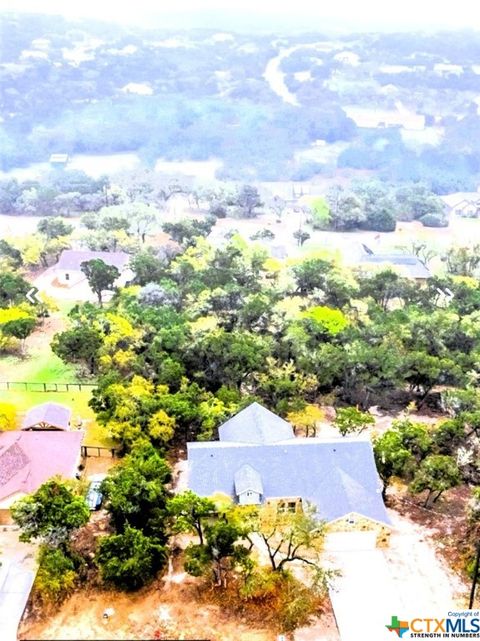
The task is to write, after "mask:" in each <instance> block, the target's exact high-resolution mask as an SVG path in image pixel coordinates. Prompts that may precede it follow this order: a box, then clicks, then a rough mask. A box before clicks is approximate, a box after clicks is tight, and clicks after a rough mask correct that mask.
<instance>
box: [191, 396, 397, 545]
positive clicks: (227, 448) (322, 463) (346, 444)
mask: <svg viewBox="0 0 480 641" xmlns="http://www.w3.org/2000/svg"><path fill="white" fill-rule="evenodd" d="M187 451H188V486H189V488H190V489H191V490H192V491H193V492H195V493H196V494H198V495H200V496H212V495H214V494H217V493H221V494H226V495H228V496H229V497H231V498H232V500H234V501H235V502H237V503H239V504H240V505H244V504H258V505H262V504H265V503H272V502H273V503H276V504H277V505H278V507H279V509H283V510H287V511H290V510H292V511H296V510H298V509H301V505H302V503H303V504H305V503H310V504H313V505H314V506H315V508H316V514H317V516H318V518H319V520H322V521H326V523H327V524H328V530H329V532H330V533H332V534H333V533H339V532H340V533H344V534H347V537H348V533H349V532H350V533H351V534H350V536H349V537H348V540H349V541H350V542H352V543H351V545H352V546H353V547H355V545H356V544H355V543H354V541H355V540H357V541H358V540H359V537H358V533H359V532H364V533H366V534H368V537H365V536H364V537H363V538H362V541H363V543H362V545H363V544H364V542H365V541H366V540H367V538H368V540H369V541H370V544H372V545H376V544H377V543H378V542H379V541H382V542H385V541H387V540H388V535H389V530H390V519H389V517H388V514H387V511H386V509H385V505H384V503H383V499H382V484H381V481H380V479H379V476H378V473H377V469H376V467H375V460H374V456H373V449H372V445H371V443H370V441H368V440H360V439H357V438H343V437H339V438H334V439H330V438H329V439H322V438H300V437H298V438H296V437H295V435H294V432H293V428H292V426H291V425H290V424H289V423H288V422H287V421H284V420H283V419H282V418H280V417H279V416H276V415H275V414H273V412H270V411H269V410H267V409H266V408H264V407H262V406H261V405H259V404H258V403H252V404H251V405H249V406H248V407H247V408H245V409H244V410H242V411H240V412H239V413H238V414H237V415H236V416H234V417H233V418H231V419H230V420H228V421H227V422H226V423H224V424H223V425H222V426H221V427H220V429H219V440H218V441H213V442H198V443H188V444H187ZM352 533H354V534H355V536H352ZM337 538H338V537H337ZM348 545H350V543H349V544H347V547H348Z"/></svg>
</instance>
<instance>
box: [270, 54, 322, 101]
mask: <svg viewBox="0 0 480 641" xmlns="http://www.w3.org/2000/svg"><path fill="white" fill-rule="evenodd" d="M321 46H322V43H320V42H313V43H311V44H300V45H295V46H294V47H288V48H287V49H281V50H280V52H279V54H278V56H275V58H271V60H269V61H268V64H267V66H266V67H265V71H264V72H263V77H264V78H265V80H266V81H267V82H268V84H269V85H270V88H271V90H272V91H273V92H274V93H276V94H277V96H278V97H279V98H281V99H282V100H283V102H286V103H287V104H289V105H294V106H295V107H299V106H300V103H299V102H298V100H297V96H296V95H295V94H294V93H292V92H291V91H290V90H289V89H288V87H287V85H286V84H285V74H284V73H283V71H282V70H281V69H280V65H281V63H282V60H283V59H284V58H288V56H290V55H291V54H292V53H293V52H294V51H297V50H298V49H318V48H319V47H321Z"/></svg>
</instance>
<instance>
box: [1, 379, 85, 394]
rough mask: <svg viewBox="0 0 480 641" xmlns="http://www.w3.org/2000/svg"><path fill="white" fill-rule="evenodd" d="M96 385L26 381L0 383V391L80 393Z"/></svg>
mask: <svg viewBox="0 0 480 641" xmlns="http://www.w3.org/2000/svg"><path fill="white" fill-rule="evenodd" d="M94 387H97V385H96V383H31V382H27V381H0V390H12V391H13V390H17V391H18V390H21V391H25V392H70V391H72V390H75V391H77V392H81V391H82V390H83V388H86V389H92V388H94Z"/></svg>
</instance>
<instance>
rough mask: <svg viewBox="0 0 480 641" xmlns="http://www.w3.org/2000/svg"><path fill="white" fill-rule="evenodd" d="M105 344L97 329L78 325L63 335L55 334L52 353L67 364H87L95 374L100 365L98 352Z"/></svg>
mask: <svg viewBox="0 0 480 641" xmlns="http://www.w3.org/2000/svg"><path fill="white" fill-rule="evenodd" d="M102 344H103V339H102V335H101V333H100V332H99V330H98V329H96V328H95V327H89V326H88V324H86V323H85V324H83V323H82V324H78V325H76V326H74V327H73V328H72V329H67V330H66V331H65V332H62V333H61V334H55V336H54V337H53V340H52V344H51V346H52V351H53V353H54V354H56V355H57V356H58V357H59V358H61V359H62V360H64V361H65V362H67V363H82V362H83V363H85V364H86V365H88V367H89V370H90V373H92V374H93V373H94V372H95V370H96V367H97V363H98V351H99V349H100V347H101V346H102Z"/></svg>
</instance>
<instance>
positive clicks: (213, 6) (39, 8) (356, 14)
mask: <svg viewBox="0 0 480 641" xmlns="http://www.w3.org/2000/svg"><path fill="white" fill-rule="evenodd" d="M476 4H477V3H476V2H475V0H453V1H452V0H436V1H435V0H290V1H289V2H287V1H285V0H283V1H282V0H173V1H170V2H164V1H162V0H134V1H133V2H132V1H131V0H116V1H111V0H110V1H109V0H0V10H8V11H31V12H35V13H58V14H63V15H65V16H68V17H95V18H99V19H102V20H103V19H109V20H112V19H114V20H120V21H122V22H132V23H133V22H144V23H148V16H149V15H151V14H155V15H161V14H162V13H178V12H183V11H185V12H192V11H195V12H198V11H201V10H206V11H212V10H223V11H224V12H225V11H226V12H228V11H238V10H241V11H242V12H251V14H252V18H253V16H254V15H255V14H256V15H262V16H265V15H266V14H271V15H272V17H275V19H276V21H278V19H279V18H280V19H282V18H286V17H287V16H288V15H292V14H293V15H294V16H296V17H297V18H298V17H299V16H314V17H318V18H320V19H321V18H323V19H327V20H332V21H335V22H341V21H342V20H347V21H348V23H349V25H351V24H352V22H353V23H358V25H359V27H361V28H365V27H366V26H368V24H372V25H378V24H383V25H385V26H386V27H388V28H389V29H392V30H394V29H395V28H396V26H399V27H401V26H403V27H405V25H411V26H412V27H414V26H417V27H432V26H435V27H445V28H461V27H472V28H475V29H480V3H479V4H478V5H477V6H475V5H476ZM262 22H263V20H262Z"/></svg>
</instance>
